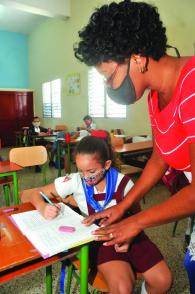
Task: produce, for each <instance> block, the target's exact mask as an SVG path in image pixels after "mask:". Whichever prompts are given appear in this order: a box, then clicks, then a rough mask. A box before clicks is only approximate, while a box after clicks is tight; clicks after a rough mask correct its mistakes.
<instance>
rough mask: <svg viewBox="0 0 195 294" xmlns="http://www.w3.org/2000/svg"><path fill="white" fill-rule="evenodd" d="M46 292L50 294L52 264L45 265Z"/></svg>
mask: <svg viewBox="0 0 195 294" xmlns="http://www.w3.org/2000/svg"><path fill="white" fill-rule="evenodd" d="M46 293H47V294H52V266H51V265H49V266H47V267H46Z"/></svg>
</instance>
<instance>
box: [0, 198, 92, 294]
mask: <svg viewBox="0 0 195 294" xmlns="http://www.w3.org/2000/svg"><path fill="white" fill-rule="evenodd" d="M15 207H17V208H18V210H17V211H15V212H9V213H3V210H4V209H7V207H4V208H0V224H1V226H4V228H1V239H0V283H5V282H8V281H10V280H12V279H14V278H16V277H20V276H23V275H25V274H27V273H29V272H31V271H34V270H36V269H39V268H42V267H46V284H47V291H46V292H47V294H51V293H52V269H51V265H52V264H53V263H55V262H59V261H62V260H65V259H68V258H70V257H72V256H73V255H76V254H77V253H78V252H79V251H80V257H81V267H82V273H81V280H80V286H81V293H82V294H86V293H88V278H87V275H88V245H82V246H81V247H79V248H74V249H71V250H69V251H68V252H67V253H61V254H57V255H55V256H53V257H50V258H47V259H43V258H42V257H40V254H39V253H38V252H37V251H36V249H35V248H34V247H33V245H32V244H31V243H30V242H29V241H28V239H27V238H26V237H25V236H24V235H23V234H22V233H21V232H20V231H19V229H18V228H17V227H16V226H15V225H14V224H13V223H12V222H11V220H10V218H9V216H10V215H11V214H13V213H18V212H23V211H28V210H33V209H34V207H33V206H32V205H31V204H30V203H23V204H20V205H18V206H15Z"/></svg>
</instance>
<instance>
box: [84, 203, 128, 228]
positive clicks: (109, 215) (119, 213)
mask: <svg viewBox="0 0 195 294" xmlns="http://www.w3.org/2000/svg"><path fill="white" fill-rule="evenodd" d="M123 214H124V210H123V209H122V208H121V206H120V204H118V205H114V206H112V207H110V208H107V209H105V210H104V211H101V212H97V213H94V214H92V215H90V216H88V217H87V218H85V219H84V220H83V221H82V223H83V224H85V225H86V226H90V225H91V224H93V223H94V222H95V221H96V220H100V222H99V226H101V227H104V226H107V225H109V224H111V223H113V222H115V221H116V220H120V219H121V218H122V217H123Z"/></svg>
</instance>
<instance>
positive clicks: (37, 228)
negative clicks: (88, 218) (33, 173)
mask: <svg viewBox="0 0 195 294" xmlns="http://www.w3.org/2000/svg"><path fill="white" fill-rule="evenodd" d="M60 205H61V208H62V212H61V213H60V214H59V215H58V216H57V217H56V218H55V219H52V220H46V219H44V218H43V217H42V216H41V214H40V213H39V212H38V211H37V210H33V211H27V212H22V213H18V214H13V215H12V216H11V217H12V218H13V220H14V222H15V224H16V225H17V227H18V228H19V229H20V230H21V231H22V233H23V234H24V235H25V236H26V237H27V238H28V239H29V241H30V242H31V243H32V244H33V245H34V246H35V247H36V248H37V250H38V251H39V252H40V254H41V255H42V256H43V257H45V256H46V255H48V256H52V255H54V254H56V253H59V252H61V251H64V250H66V249H69V248H72V247H75V246H77V245H78V243H83V242H85V243H87V242H89V241H92V240H93V239H94V236H93V235H92V234H91V232H92V231H94V230H95V229H97V228H98V227H97V226H96V225H91V226H89V227H86V226H85V225H83V224H82V223H81V220H82V219H83V217H82V216H81V215H79V214H78V213H76V212H75V211H73V210H72V209H71V208H70V207H68V206H66V205H65V204H63V203H60ZM60 226H74V227H75V231H74V232H71V233H69V232H61V231H59V227H60Z"/></svg>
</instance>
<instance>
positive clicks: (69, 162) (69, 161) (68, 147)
mask: <svg viewBox="0 0 195 294" xmlns="http://www.w3.org/2000/svg"><path fill="white" fill-rule="evenodd" d="M67 153H68V154H67V155H68V173H69V174H70V169H71V168H70V165H71V160H70V144H69V143H68V145H67ZM65 156H66V155H65Z"/></svg>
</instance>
